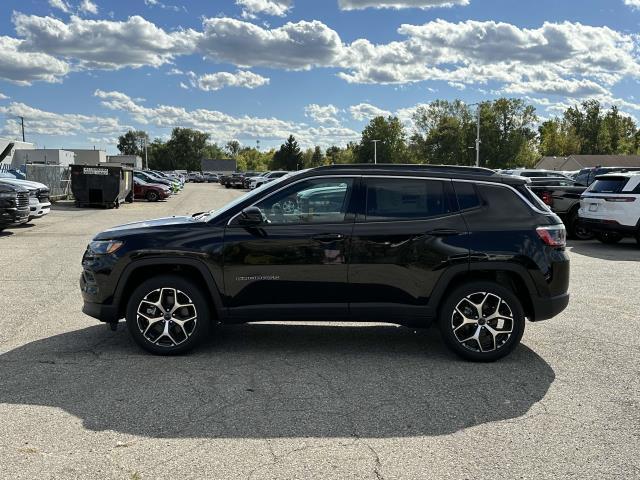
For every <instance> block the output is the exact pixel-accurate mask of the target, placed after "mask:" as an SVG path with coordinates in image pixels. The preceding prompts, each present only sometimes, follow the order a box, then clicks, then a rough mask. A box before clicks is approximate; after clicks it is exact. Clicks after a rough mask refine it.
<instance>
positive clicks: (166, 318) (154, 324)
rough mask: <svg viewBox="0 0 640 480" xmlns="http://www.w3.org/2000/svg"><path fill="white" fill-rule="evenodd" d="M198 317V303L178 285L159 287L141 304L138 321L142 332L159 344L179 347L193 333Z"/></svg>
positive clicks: (139, 305) (137, 312)
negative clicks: (175, 286) (174, 286)
mask: <svg viewBox="0 0 640 480" xmlns="http://www.w3.org/2000/svg"><path fill="white" fill-rule="evenodd" d="M197 321H198V312H197V311H196V306H195V304H194V303H193V301H192V300H191V298H189V296H188V295H187V294H186V293H184V292H182V291H180V290H178V289H176V288H170V287H166V288H158V289H156V290H153V291H151V292H149V293H148V294H147V295H146V296H145V297H144V298H143V299H142V300H141V301H140V303H139V304H138V308H137V309H136V323H137V326H138V329H139V330H140V332H141V333H142V336H143V337H144V338H145V339H146V340H147V341H149V342H151V343H152V344H154V345H157V346H159V347H176V346H178V345H180V344H182V343H184V342H185V341H186V340H188V339H189V337H190V336H191V335H192V334H193V332H194V331H195V327H196V322H197Z"/></svg>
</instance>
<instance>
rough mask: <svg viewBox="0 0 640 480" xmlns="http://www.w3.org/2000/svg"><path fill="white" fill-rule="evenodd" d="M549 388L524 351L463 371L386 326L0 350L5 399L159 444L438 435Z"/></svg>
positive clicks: (51, 343) (446, 356) (119, 338)
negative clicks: (165, 348) (153, 346)
mask: <svg viewBox="0 0 640 480" xmlns="http://www.w3.org/2000/svg"><path fill="white" fill-rule="evenodd" d="M351 325H352V324H351ZM554 379H555V374H554V372H553V370H552V368H551V367H550V366H549V365H548V364H547V363H546V362H545V361H544V360H543V359H542V358H540V357H539V356H538V355H536V354H535V353H534V352H533V351H532V350H531V349H529V348H527V347H526V346H524V345H521V346H520V347H519V348H517V349H516V350H515V351H514V352H513V353H512V354H511V355H510V356H508V357H507V358H505V359H503V360H501V361H499V362H495V363H488V364H476V363H469V362H465V361H461V360H459V359H457V358H456V357H454V356H453V355H452V354H450V353H449V352H448V351H445V350H444V347H443V346H442V345H441V343H440V339H439V336H438V335H437V333H436V332H435V331H433V330H420V331H413V330H410V329H408V328H404V327H396V326H361V327H359V326H325V325H307V324H290V325H289V324H285V325H282V324H250V325H242V326H225V327H220V328H218V329H216V332H215V334H214V335H213V336H212V339H211V340H210V341H208V342H207V343H206V345H204V346H202V347H200V348H199V349H198V350H197V351H195V352H193V353H192V354H190V355H184V356H178V357H157V356H152V355H148V354H145V353H143V352H142V351H141V350H140V349H139V348H138V347H137V346H136V345H135V344H133V342H132V340H131V339H130V336H129V335H128V334H127V333H126V332H125V331H124V327H123V326H122V325H120V327H119V330H118V331H117V332H110V331H108V329H107V328H106V327H104V326H99V327H98V326H96V327H90V328H85V329H82V330H78V331H74V332H70V333H65V334H62V335H58V336H55V337H51V338H45V339H42V340H38V341H34V342H32V343H29V344H26V345H24V346H21V347H18V348H16V349H14V350H11V351H7V352H6V353H4V354H2V355H0V402H1V403H5V404H18V405H25V404H26V405H43V406H49V407H56V408H61V409H63V410H64V411H66V412H69V413H70V414H72V415H74V416H76V417H78V418H80V419H81V420H82V422H83V425H84V426H85V427H86V428H88V429H90V430H94V431H102V430H112V431H116V432H123V433H128V434H134V435H142V436H146V437H155V438H169V437H171V438H175V437H189V438H193V437H198V438H229V437H231V438H279V437H349V436H362V437H371V438H377V437H396V436H403V437H406V436H422V435H443V434H448V433H451V432H456V431H458V430H461V429H464V428H467V427H471V426H475V425H481V424H484V423H489V422H495V421H499V420H505V419H513V418H517V417H521V416H523V415H525V414H526V413H527V412H528V411H529V409H531V407H532V406H533V405H535V404H536V403H537V402H539V401H540V400H541V399H542V398H543V397H544V396H545V394H546V392H547V390H548V389H549V387H550V385H551V384H552V383H553V381H554Z"/></svg>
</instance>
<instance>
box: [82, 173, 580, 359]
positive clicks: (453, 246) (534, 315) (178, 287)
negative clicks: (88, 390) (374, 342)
mask: <svg viewBox="0 0 640 480" xmlns="http://www.w3.org/2000/svg"><path fill="white" fill-rule="evenodd" d="M526 182H527V181H526V180H525V179H523V178H520V177H509V176H503V175H498V174H496V173H494V172H492V171H491V170H486V169H480V168H471V167H438V166H420V165H336V166H328V167H319V168H316V169H311V170H305V171H300V172H296V173H292V174H289V175H287V176H285V177H282V178H280V179H278V180H275V181H273V182H270V183H268V184H266V185H264V186H262V187H261V188H259V189H256V190H252V191H250V192H248V193H246V194H245V195H243V196H241V197H239V198H238V199H236V200H235V201H233V202H231V203H230V204H228V205H227V206H225V207H224V208H222V209H220V210H217V211H212V212H208V213H203V214H198V215H195V216H192V217H172V218H167V219H158V220H150V221H147V222H139V223H133V224H127V225H124V226H121V227H116V228H114V229H110V230H107V231H105V232H102V233H100V234H98V235H96V236H95V238H94V239H93V241H92V242H91V243H90V244H89V246H88V247H87V250H86V252H85V254H84V256H83V260H82V266H83V273H82V275H81V278H80V286H81V291H82V295H83V298H84V307H83V312H84V313H86V314H88V315H90V316H93V317H95V318H97V319H99V320H101V321H103V322H108V323H110V324H111V325H112V327H113V328H115V325H116V324H117V322H118V321H119V319H121V318H126V323H127V326H128V329H129V332H130V333H131V335H132V336H133V338H134V339H135V341H136V342H137V343H138V344H139V345H140V346H141V347H143V348H144V349H146V350H148V351H149V352H152V353H155V354H161V355H169V354H178V353H182V352H186V351H187V350H190V349H191V348H193V347H194V346H196V345H197V344H198V343H199V342H200V341H202V340H203V339H204V338H205V337H206V336H207V334H208V332H209V330H210V328H211V326H212V324H214V323H244V322H253V321H273V320H276V321H286V320H294V321H322V320H325V321H326V320H331V321H367V322H372V321H373V322H387V323H395V324H401V325H407V326H411V327H414V328H415V327H427V326H429V325H431V324H432V323H437V325H438V326H439V328H440V331H441V334H442V337H443V339H444V341H445V343H446V345H447V346H448V347H449V348H451V349H452V350H453V351H454V352H455V353H457V354H458V355H460V356H462V357H463V358H466V359H469V360H475V361H493V360H496V359H498V358H501V357H503V356H504V355H507V354H508V353H509V352H510V351H511V350H513V348H515V347H516V346H517V345H518V344H519V342H520V339H521V338H522V335H523V332H524V327H525V319H527V318H528V319H529V320H531V321H538V320H545V319H548V318H551V317H553V316H555V315H557V314H558V313H559V312H561V311H562V310H563V309H564V308H565V307H566V306H567V304H568V301H569V294H568V293H567V290H568V284H569V259H568V256H567V253H566V252H565V235H566V233H565V228H564V225H563V224H562V222H561V221H560V219H559V218H558V217H557V216H556V215H555V214H554V213H552V212H551V211H550V210H549V209H547V208H546V206H545V205H544V204H543V203H542V202H541V201H540V200H539V199H538V198H537V197H536V196H535V195H533V194H532V193H531V192H530V191H529V190H528V188H527V186H526Z"/></svg>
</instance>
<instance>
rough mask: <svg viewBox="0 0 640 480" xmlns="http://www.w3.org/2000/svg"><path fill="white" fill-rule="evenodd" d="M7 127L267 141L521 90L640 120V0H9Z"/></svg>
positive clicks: (79, 138)
mask: <svg viewBox="0 0 640 480" xmlns="http://www.w3.org/2000/svg"><path fill="white" fill-rule="evenodd" d="M0 14H1V15H0V18H3V19H4V21H3V22H2V23H1V24H0V136H3V137H11V138H15V137H16V136H17V135H18V120H17V118H18V117H19V116H23V117H24V118H25V125H26V133H27V140H30V141H35V142H36V143H37V144H38V146H39V147H45V146H46V147H47V148H58V147H92V146H94V145H95V146H97V147H101V148H107V149H108V150H109V151H114V148H115V139H116V138H117V136H118V135H119V134H120V133H122V132H124V131H126V130H127V129H128V128H140V129H144V130H147V131H148V132H150V134H151V135H152V136H154V137H163V138H164V137H167V135H168V134H169V133H170V130H171V128H172V127H174V126H182V127H193V128H198V129H201V130H204V131H206V132H208V133H210V134H211V136H212V139H213V140H215V141H218V142H220V143H225V142H226V141H228V140H231V139H237V140H240V141H241V142H242V143H243V144H245V145H256V142H257V141H259V142H260V145H261V147H262V148H267V147H270V146H277V145H279V144H280V143H282V141H283V139H284V138H285V137H286V136H287V135H288V134H290V133H293V134H294V135H296V137H298V139H299V140H300V142H301V143H302V144H303V145H304V146H311V145H314V144H320V145H323V146H328V145H330V144H337V145H344V144H345V143H347V142H348V141H351V140H357V139H358V138H359V132H360V131H361V130H362V128H363V126H364V124H365V123H366V122H367V121H368V120H369V119H370V118H372V117H373V116H375V115H379V114H383V115H387V114H394V115H398V116H399V117H400V118H401V119H403V120H404V121H406V122H407V125H408V127H409V128H410V127H411V126H410V117H411V112H412V111H413V109H415V107H416V106H417V105H420V104H422V103H428V102H429V101H431V100H434V99H438V98H444V99H454V98H461V99H463V100H465V101H467V102H469V103H472V102H477V101H479V100H485V99H491V98H496V97H499V96H516V97H521V98H525V99H527V101H529V102H531V103H533V104H535V105H536V107H537V109H538V114H539V115H540V116H541V117H543V118H545V117H549V116H552V115H554V114H556V113H557V112H558V111H560V110H562V109H563V108H565V107H566V106H567V105H570V104H573V103H575V102H579V101H580V100H581V99H584V98H598V99H599V100H601V101H602V102H603V103H605V104H607V105H611V104H615V105H618V106H619V107H620V109H621V110H622V111H624V112H626V113H628V114H630V115H633V116H634V117H636V118H640V92H639V85H640V29H639V25H640V0H565V1H558V0H536V1H531V0H516V1H514V0H202V1H201V0H189V1H186V0H117V1H115V0H111V1H109V0H2V5H1V6H0Z"/></svg>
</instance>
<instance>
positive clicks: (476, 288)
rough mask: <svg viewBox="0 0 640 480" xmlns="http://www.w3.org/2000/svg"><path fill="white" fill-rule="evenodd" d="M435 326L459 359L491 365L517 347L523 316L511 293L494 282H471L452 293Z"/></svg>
mask: <svg viewBox="0 0 640 480" xmlns="http://www.w3.org/2000/svg"><path fill="white" fill-rule="evenodd" d="M438 323H439V327H440V332H441V334H442V338H443V340H444V342H445V344H446V345H447V346H448V347H449V349H451V350H452V351H453V352H454V353H456V354H457V355H458V356H460V357H462V358H464V359H466V360H471V361H476V362H492V361H495V360H498V359H499V358H502V357H504V356H506V355H508V354H509V353H510V352H511V351H512V350H513V349H514V348H515V347H516V346H518V344H519V343H520V340H521V339H522V335H523V334H524V327H525V316H524V310H523V309H522V304H521V302H520V300H519V299H518V297H516V295H515V294H514V293H513V291H512V290H510V289H508V288H506V287H504V286H502V285H499V284H497V283H494V282H488V281H487V282H471V283H468V284H466V285H462V286H460V287H458V288H456V289H455V290H454V291H453V292H451V294H450V295H449V296H448V297H447V299H446V300H445V301H444V303H443V304H442V308H441V309H440V316H439V320H438Z"/></svg>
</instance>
